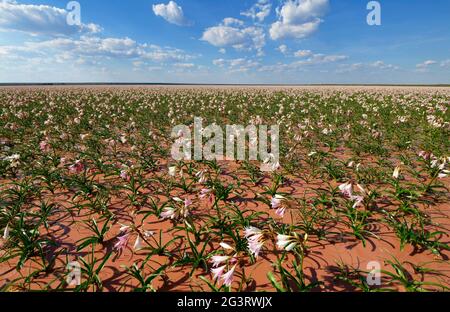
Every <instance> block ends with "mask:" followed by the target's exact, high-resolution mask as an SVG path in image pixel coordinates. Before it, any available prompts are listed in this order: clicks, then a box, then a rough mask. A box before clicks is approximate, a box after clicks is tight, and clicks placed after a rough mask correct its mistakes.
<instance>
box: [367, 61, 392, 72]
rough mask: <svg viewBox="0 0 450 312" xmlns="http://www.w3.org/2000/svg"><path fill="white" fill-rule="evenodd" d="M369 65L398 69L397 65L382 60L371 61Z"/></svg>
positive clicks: (378, 67)
mask: <svg viewBox="0 0 450 312" xmlns="http://www.w3.org/2000/svg"><path fill="white" fill-rule="evenodd" d="M369 65H370V66H371V67H374V68H377V69H393V70H397V69H399V67H398V66H396V65H392V64H386V63H385V62H383V61H376V62H373V63H371V64H369Z"/></svg>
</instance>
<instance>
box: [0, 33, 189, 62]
mask: <svg viewBox="0 0 450 312" xmlns="http://www.w3.org/2000/svg"><path fill="white" fill-rule="evenodd" d="M3 49H4V50H5V51H7V53H8V54H11V55H16V56H22V57H24V58H25V59H26V58H27V57H30V56H31V57H40V58H45V59H52V58H54V57H55V56H56V57H57V59H58V60H59V62H60V63H63V62H69V61H70V62H72V61H73V60H77V59H84V60H90V61H96V62H97V61H105V60H117V59H122V60H130V61H131V62H133V63H136V64H139V63H140V62H144V61H152V62H157V63H164V62H166V63H173V62H178V63H183V62H186V61H189V60H192V59H194V58H196V57H197V56H196V55H191V54H187V53H185V52H184V51H182V50H179V49H175V48H169V47H160V46H157V45H149V44H146V43H143V44H141V43H138V42H136V41H135V40H133V39H130V38H99V37H94V36H81V37H80V38H79V39H72V38H67V37H65V38H55V39H51V40H44V41H40V42H35V41H33V42H26V43H24V44H23V45H21V46H7V47H3Z"/></svg>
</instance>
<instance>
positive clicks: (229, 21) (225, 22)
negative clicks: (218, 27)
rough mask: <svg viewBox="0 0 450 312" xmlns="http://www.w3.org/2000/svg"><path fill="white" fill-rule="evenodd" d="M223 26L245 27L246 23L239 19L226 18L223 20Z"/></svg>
mask: <svg viewBox="0 0 450 312" xmlns="http://www.w3.org/2000/svg"><path fill="white" fill-rule="evenodd" d="M222 23H223V25H225V26H233V25H234V26H243V25H244V22H243V21H241V20H239V19H237V18H233V17H226V18H224V19H223V22H222Z"/></svg>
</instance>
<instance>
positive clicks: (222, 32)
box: [201, 18, 266, 54]
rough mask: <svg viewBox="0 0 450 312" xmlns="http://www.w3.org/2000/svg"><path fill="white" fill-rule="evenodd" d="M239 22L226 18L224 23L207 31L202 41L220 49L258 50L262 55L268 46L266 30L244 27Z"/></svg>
mask: <svg viewBox="0 0 450 312" xmlns="http://www.w3.org/2000/svg"><path fill="white" fill-rule="evenodd" d="M238 21H239V20H237V19H233V18H225V19H224V20H223V23H221V24H219V25H218V26H213V27H209V28H207V29H205V31H204V32H203V35H202V38H201V40H203V41H206V42H208V43H210V44H211V45H213V46H215V47H218V48H225V47H230V46H231V47H233V48H234V49H236V50H238V51H239V50H245V51H250V50H257V51H258V54H262V48H263V47H264V45H265V44H266V41H265V34H264V30H263V29H262V28H260V27H255V26H250V27H244V26H243V24H241V23H239V22H240V21H239V22H238Z"/></svg>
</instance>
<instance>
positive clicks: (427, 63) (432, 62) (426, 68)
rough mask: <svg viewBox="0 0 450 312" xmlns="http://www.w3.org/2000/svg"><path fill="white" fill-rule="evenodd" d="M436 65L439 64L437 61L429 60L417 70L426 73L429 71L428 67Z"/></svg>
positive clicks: (418, 66)
mask: <svg viewBox="0 0 450 312" xmlns="http://www.w3.org/2000/svg"><path fill="white" fill-rule="evenodd" d="M435 64H437V62H436V61H433V60H427V61H425V62H423V63H420V64H417V65H416V68H417V71H421V72H425V71H427V70H428V67H430V66H431V65H435Z"/></svg>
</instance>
